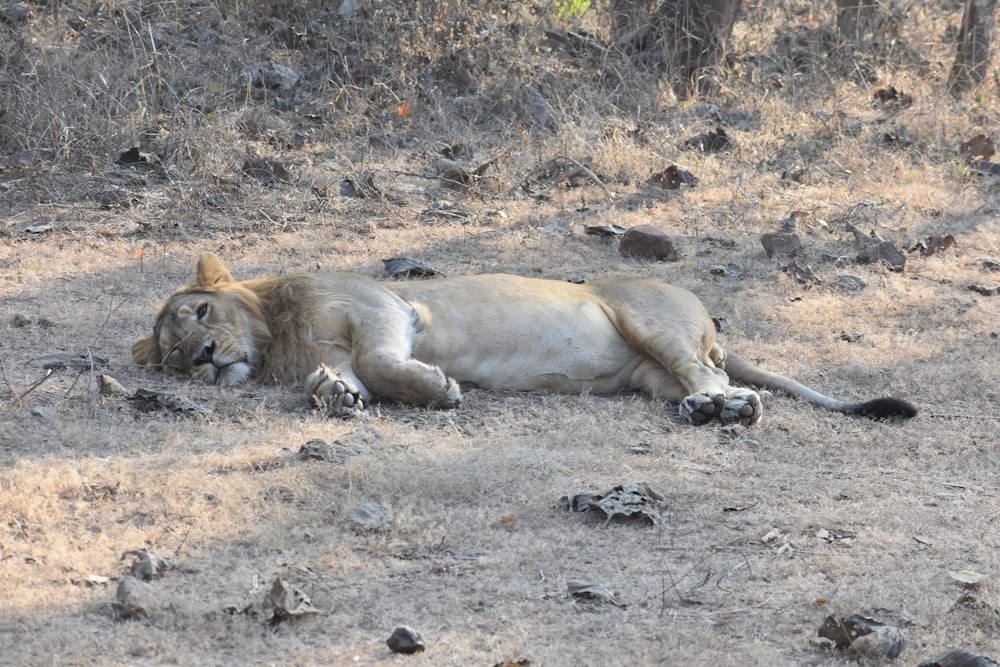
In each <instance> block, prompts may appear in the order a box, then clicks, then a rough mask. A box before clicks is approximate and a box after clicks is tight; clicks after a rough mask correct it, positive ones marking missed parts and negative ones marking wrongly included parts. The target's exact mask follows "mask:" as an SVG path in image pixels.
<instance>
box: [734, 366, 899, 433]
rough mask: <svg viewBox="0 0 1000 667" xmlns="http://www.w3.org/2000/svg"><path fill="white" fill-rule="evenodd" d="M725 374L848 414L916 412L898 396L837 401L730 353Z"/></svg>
mask: <svg viewBox="0 0 1000 667" xmlns="http://www.w3.org/2000/svg"><path fill="white" fill-rule="evenodd" d="M726 374H727V375H728V376H729V377H730V378H731V379H733V380H736V381H737V382H745V383H747V384H752V385H757V386H760V387H767V388H768V389H777V390H780V391H783V392H785V393H787V394H791V395H792V396H798V397H799V398H804V399H805V400H807V401H810V402H812V403H815V404H816V405H818V406H820V407H822V408H826V409H827V410H833V411H835V412H843V413H844V414H848V415H861V416H863V417H868V418H870V419H875V420H885V419H894V418H902V419H909V418H910V417H914V416H916V414H917V407H916V406H915V405H913V404H912V403H909V402H907V401H904V400H903V399H900V398H891V397H886V398H876V399H874V400H871V401H862V402H860V403H848V402H846V401H839V400H837V399H835V398H831V397H829V396H826V395H824V394H821V393H819V392H818V391H816V390H815V389H810V388H809V387H807V386H805V385H804V384H802V383H801V382H797V381H796V380H793V379H792V378H790V377H785V376H784V375H779V374H778V373H772V372H770V371H765V370H764V369H762V368H758V367H757V366H755V365H753V364H752V363H750V362H749V361H747V360H746V359H741V358H740V357H737V356H735V355H732V354H731V355H728V356H727V357H726Z"/></svg>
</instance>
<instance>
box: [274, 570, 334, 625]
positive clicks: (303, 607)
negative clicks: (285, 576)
mask: <svg viewBox="0 0 1000 667" xmlns="http://www.w3.org/2000/svg"><path fill="white" fill-rule="evenodd" d="M262 607H263V613H264V618H265V619H266V620H268V621H270V622H271V623H279V622H281V621H284V620H286V619H289V618H292V617H293V616H303V615H305V614H321V613H323V612H322V610H321V609H317V608H316V607H314V606H312V601H311V600H310V599H309V596H308V595H306V594H305V593H304V592H303V591H302V589H300V588H298V587H297V586H292V585H291V584H288V583H285V582H284V581H283V580H282V579H281V578H280V577H279V578H277V579H275V580H274V583H273V584H272V585H271V590H270V591H268V593H267V596H265V598H264V603H263V605H262Z"/></svg>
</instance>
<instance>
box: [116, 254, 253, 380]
mask: <svg viewBox="0 0 1000 667" xmlns="http://www.w3.org/2000/svg"><path fill="white" fill-rule="evenodd" d="M270 340H271V334H270V330H269V329H268V326H267V323H266V322H265V318H264V315H263V313H262V311H261V307H260V301H259V299H258V298H257V296H256V295H255V294H254V293H253V292H251V291H250V290H248V289H247V288H245V287H243V286H242V285H240V284H239V283H238V282H237V281H235V280H234V279H233V276H232V274H230V273H229V270H228V269H227V268H226V267H225V266H224V265H223V264H222V261H221V260H220V259H219V258H218V257H216V256H215V255H213V254H212V253H205V254H204V255H202V256H201V258H200V259H199V260H198V277H197V279H196V280H195V282H194V283H192V284H190V285H187V286H186V287H182V288H180V289H179V290H177V291H176V292H174V294H173V296H171V297H170V299H169V300H168V301H167V303H166V304H164V305H163V307H162V308H161V309H160V312H159V314H158V315H157V317H156V323H155V324H154V325H153V335H152V336H143V337H142V338H140V339H139V340H137V341H136V342H135V345H133V346H132V359H133V360H134V361H135V362H136V363H139V364H144V365H147V366H156V367H159V368H161V369H164V370H170V371H175V372H179V373H182V374H184V375H190V376H192V377H194V378H196V379H198V380H201V381H203V382H208V383H220V384H236V383H240V382H246V381H247V380H249V379H251V378H252V377H254V376H255V375H257V374H258V373H259V372H260V370H261V366H262V363H263V355H262V351H263V349H264V348H265V347H266V346H267V345H268V343H269V342H270Z"/></svg>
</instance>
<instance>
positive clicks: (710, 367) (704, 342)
mask: <svg viewBox="0 0 1000 667" xmlns="http://www.w3.org/2000/svg"><path fill="white" fill-rule="evenodd" d="M618 315H619V327H620V330H622V331H623V333H624V335H625V336H626V338H627V340H628V341H629V343H630V344H631V345H632V346H633V347H635V348H636V349H637V350H639V351H641V352H643V353H644V354H647V355H649V356H650V357H651V359H649V360H647V361H645V362H643V363H642V364H640V366H639V368H638V369H637V370H636V372H635V373H634V374H633V377H632V383H631V384H632V386H633V388H635V389H641V390H643V391H647V392H649V393H651V394H654V395H658V396H663V397H664V398H666V399H667V400H669V401H671V402H674V403H677V404H678V405H679V406H680V408H679V409H680V414H681V416H682V417H684V419H686V420H687V421H688V422H689V423H691V424H704V423H707V422H709V421H713V420H719V421H721V422H723V423H726V424H731V423H740V424H745V425H750V424H754V423H756V422H758V421H759V420H760V418H761V414H762V411H761V402H760V397H759V396H758V395H757V393H756V392H754V391H752V390H749V389H742V388H739V387H732V386H730V384H729V377H728V376H727V375H726V373H725V371H723V370H722V369H721V368H720V367H719V365H721V364H722V363H723V359H724V356H725V355H724V354H723V352H722V349H721V348H720V347H719V346H717V345H716V344H715V330H714V328H710V327H713V325H712V322H711V320H710V319H708V320H707V323H698V322H691V321H687V322H681V323H677V322H673V323H671V322H670V317H669V315H668V314H664V316H663V318H662V319H658V318H654V317H652V316H650V315H645V314H637V313H635V312H634V311H632V313H629V312H628V311H626V312H624V313H623V312H619V313H618ZM699 345H701V347H700V348H699V347H698V346H699Z"/></svg>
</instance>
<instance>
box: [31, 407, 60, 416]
mask: <svg viewBox="0 0 1000 667" xmlns="http://www.w3.org/2000/svg"><path fill="white" fill-rule="evenodd" d="M31 416H32V417H39V418H40V419H52V418H53V417H55V416H56V409H55V408H53V407H50V406H48V405H35V406H32V408H31Z"/></svg>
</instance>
